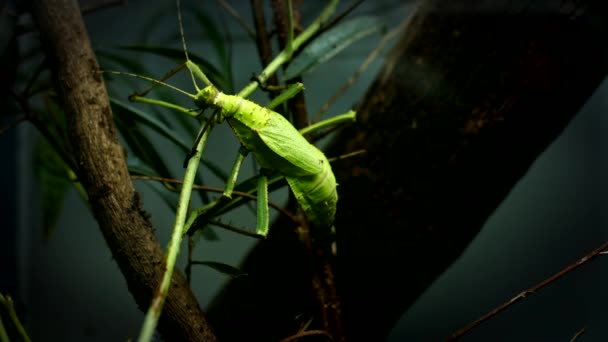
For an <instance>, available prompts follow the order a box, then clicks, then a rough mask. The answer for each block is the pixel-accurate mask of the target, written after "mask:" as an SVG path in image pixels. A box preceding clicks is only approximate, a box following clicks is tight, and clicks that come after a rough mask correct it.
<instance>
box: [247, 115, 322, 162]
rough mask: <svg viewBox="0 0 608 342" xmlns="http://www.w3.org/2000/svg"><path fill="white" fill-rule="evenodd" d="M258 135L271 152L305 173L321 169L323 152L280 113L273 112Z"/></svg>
mask: <svg viewBox="0 0 608 342" xmlns="http://www.w3.org/2000/svg"><path fill="white" fill-rule="evenodd" d="M259 136H260V138H261V139H262V141H263V142H264V143H265V144H266V146H268V147H269V148H270V149H271V150H272V151H273V152H275V153H276V154H278V155H280V156H281V157H283V158H285V159H286V160H287V161H289V162H290V163H291V164H293V165H295V166H297V167H298V168H300V169H302V170H304V171H306V172H307V173H309V174H316V173H319V172H321V170H323V163H324V161H323V159H325V158H323V153H322V152H321V151H319V149H317V148H316V147H315V146H313V145H312V144H310V143H309V142H308V140H306V138H304V137H303V136H302V135H301V134H300V133H299V132H298V131H297V130H296V129H295V128H294V127H293V126H292V125H291V123H289V121H287V119H285V118H284V117H283V116H281V115H280V114H278V113H273V116H272V120H269V122H268V123H267V124H266V125H265V126H264V127H263V128H261V129H260V130H259Z"/></svg>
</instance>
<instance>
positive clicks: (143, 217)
mask: <svg viewBox="0 0 608 342" xmlns="http://www.w3.org/2000/svg"><path fill="white" fill-rule="evenodd" d="M31 9H32V15H33V19H34V22H35V24H36V25H37V27H38V30H39V33H40V38H41V40H42V43H43V46H44V48H45V52H46V57H47V59H48V61H49V66H50V67H51V71H52V76H53V83H54V86H55V90H56V92H57V96H58V98H59V103H61V105H62V109H63V110H64V112H65V115H66V121H67V124H68V129H67V135H68V138H69V141H70V147H71V149H70V152H71V153H73V157H72V158H73V159H74V161H75V166H76V167H75V169H74V172H75V173H76V174H77V176H78V179H79V180H80V181H81V184H82V186H83V188H84V189H85V190H86V192H87V195H88V198H89V203H90V206H91V210H92V212H93V215H94V216H95V219H96V220H97V222H98V224H99V228H100V230H101V232H102V233H103V236H104V238H105V240H106V242H107V244H108V247H109V248H110V250H111V251H112V256H113V258H114V260H116V262H117V264H118V266H119V267H120V270H121V272H122V274H123V276H124V278H125V280H126V283H127V285H128V288H129V291H130V292H131V294H132V295H133V297H134V299H135V302H136V303H137V305H138V306H139V307H140V308H142V309H144V310H145V309H146V308H147V307H148V305H149V304H150V300H151V298H152V296H153V294H154V292H155V290H156V288H157V286H158V284H159V281H160V279H161V276H162V274H163V270H164V257H163V256H164V251H163V249H162V248H161V246H160V244H159V242H158V240H157V238H156V236H155V235H154V230H153V229H152V224H151V222H150V216H149V214H148V213H147V212H146V211H145V210H144V208H143V206H142V203H141V200H140V197H139V194H138V193H137V192H136V191H135V189H134V187H133V183H132V182H131V179H130V177H129V171H128V169H127V162H126V156H125V150H124V147H123V146H122V145H121V144H120V142H119V140H118V132H117V129H116V126H115V123H114V118H113V116H112V109H111V107H110V101H109V98H108V94H107V91H106V87H105V84H104V80H103V77H101V74H100V70H99V64H98V62H97V60H96V57H95V54H94V52H93V50H92V48H91V44H90V41H89V37H88V34H87V31H86V27H85V25H84V22H83V20H82V16H81V13H80V9H79V8H78V3H77V2H76V1H75V0H34V1H32V2H31ZM173 275H174V276H173V279H172V283H173V287H172V291H171V292H170V293H169V297H168V298H167V302H166V304H165V310H164V311H163V315H162V319H161V324H160V327H159V330H160V332H161V334H162V335H163V337H164V338H165V340H184V341H214V340H216V338H215V335H214V333H213V331H212V329H211V326H210V325H209V323H208V322H207V320H206V318H205V314H204V313H203V311H202V309H201V308H200V305H199V304H198V301H197V299H196V297H195V296H194V294H193V293H192V290H191V289H190V287H189V286H188V283H187V281H186V278H185V277H184V275H183V273H181V272H174V274H173Z"/></svg>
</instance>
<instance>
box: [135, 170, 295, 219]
mask: <svg viewBox="0 0 608 342" xmlns="http://www.w3.org/2000/svg"><path fill="white" fill-rule="evenodd" d="M131 179H140V180H154V181H159V182H165V183H173V184H183V183H184V182H183V181H181V180H179V179H172V178H164V177H156V176H139V175H132V176H131ZM192 189H196V190H203V191H209V192H217V193H223V192H224V189H222V188H218V187H214V186H209V185H196V184H195V185H193V186H192ZM232 195H234V196H239V197H244V198H249V199H252V200H257V199H258V197H257V196H255V195H252V194H249V193H247V192H242V191H232ZM268 206H270V207H272V208H273V209H275V210H277V211H278V212H280V213H281V214H283V215H285V216H287V217H288V218H289V219H290V220H292V221H293V222H294V223H295V224H299V223H300V220H299V219H298V218H297V217H295V216H293V215H292V214H291V213H290V212H289V211H287V210H285V208H283V207H282V206H280V205H278V204H276V203H274V202H271V201H268Z"/></svg>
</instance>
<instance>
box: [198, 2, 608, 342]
mask: <svg viewBox="0 0 608 342" xmlns="http://www.w3.org/2000/svg"><path fill="white" fill-rule="evenodd" d="M607 17H608V8H607V4H606V2H604V1H544V0H532V1H502V2H498V1H493V0H484V1H465V0H433V1H427V2H424V3H423V4H422V5H421V7H420V8H419V9H418V10H417V12H416V15H415V16H414V17H413V18H412V19H411V22H410V24H409V26H408V28H407V29H406V32H405V33H404V35H403V36H402V37H401V39H400V41H399V42H398V44H397V46H396V48H395V49H394V51H393V52H392V54H391V56H390V57H389V58H388V60H387V61H386V63H385V66H384V68H383V70H382V72H381V73H380V75H379V76H378V78H377V79H376V81H375V82H374V84H373V85H372V87H371V88H370V89H369V91H368V92H367V94H366V96H365V98H364V100H363V101H362V102H361V104H360V106H359V108H358V118H359V121H358V122H357V124H355V125H353V126H352V127H350V128H348V129H346V130H343V131H342V132H341V134H340V135H339V137H337V138H336V139H335V140H334V142H333V144H332V147H331V148H330V149H328V151H327V155H329V156H337V155H341V154H343V153H347V152H352V151H356V150H359V149H365V150H366V151H367V153H366V154H365V155H363V156H362V157H358V158H352V159H346V160H342V161H339V162H337V163H335V164H333V169H334V172H335V173H336V178H337V180H338V183H339V188H338V190H339V195H340V201H339V203H338V213H337V219H336V229H337V236H338V260H337V262H336V269H337V271H336V279H335V282H336V283H337V287H338V290H339V294H340V295H341V297H342V299H343V311H344V315H345V325H346V329H347V336H348V337H349V339H350V340H353V341H359V340H361V341H379V340H381V339H382V338H384V337H385V336H386V334H387V333H388V332H389V331H390V329H391V327H392V326H393V324H394V323H395V322H396V321H397V319H398V318H399V316H400V315H401V314H402V313H403V312H404V311H405V310H406V309H407V308H408V307H409V306H410V305H411V304H412V303H413V301H414V300H415V299H416V298H418V296H419V295H420V294H421V293H422V292H423V291H424V290H425V289H426V288H427V287H428V286H429V285H430V284H431V282H432V281H433V280H434V279H435V278H436V277H437V276H438V275H439V274H441V272H443V271H444V270H445V269H446V268H447V267H448V266H449V265H450V264H451V263H452V262H453V261H455V260H456V259H457V258H458V256H459V255H460V254H461V253H462V251H463V250H464V248H465V247H466V246H467V245H468V244H469V242H470V241H471V240H472V238H473V237H474V236H475V235H476V234H477V233H478V232H479V230H480V229H481V227H482V226H483V224H484V222H485V221H486V219H487V218H488V217H489V216H490V215H491V213H492V212H493V211H494V210H495V208H496V207H497V206H498V205H499V204H500V202H501V201H502V200H503V199H504V198H505V197H506V195H507V194H508V193H509V191H510V189H511V188H512V187H513V186H514V185H515V183H516V182H517V181H518V180H519V179H520V178H521V177H522V175H524V174H525V173H526V171H527V170H528V168H529V166H530V165H531V164H532V163H533V161H534V160H535V159H536V158H537V156H538V155H539V154H540V153H541V152H542V151H543V150H544V149H545V148H546V147H547V146H548V145H549V144H550V143H551V142H552V141H553V140H554V139H555V138H556V137H557V136H558V135H559V134H560V133H561V132H562V130H563V129H564V127H565V126H566V125H567V124H568V122H569V121H570V120H571V119H572V117H573V116H574V115H575V114H576V113H577V111H578V110H579V108H580V107H581V106H582V105H583V104H584V103H585V101H586V100H587V99H588V97H589V96H590V95H591V94H592V93H593V91H594V90H595V88H596V87H597V86H598V85H599V83H600V82H601V80H602V79H603V78H604V77H605V75H606V73H607V71H608V53H607V51H606V49H605V48H604V46H605V44H604V43H603V42H604V38H603V37H605V36H606V33H607V32H608V29H607V27H606V18H607ZM602 18H603V19H604V20H603V22H602V20H601V19H602ZM285 231H287V229H285V226H282V225H276V226H275V227H274V228H273V229H271V234H272V236H271V237H270V238H269V239H268V240H267V241H263V242H261V243H260V244H259V245H258V246H257V247H256V248H255V249H254V250H253V252H252V253H251V254H250V256H249V258H248V260H247V261H246V263H245V265H244V267H245V269H246V271H247V272H248V273H249V274H250V277H249V278H248V279H243V280H240V281H235V282H234V283H233V284H230V285H229V286H228V287H227V288H226V289H225V291H224V292H223V294H222V296H221V297H219V298H218V300H217V302H216V303H214V306H213V311H209V313H210V317H211V319H213V321H214V322H216V321H217V322H218V326H217V328H218V334H220V336H224V335H222V334H225V336H227V337H228V338H229V339H230V340H239V338H242V337H243V335H240V334H239V332H240V331H247V333H251V334H253V335H249V336H250V337H251V336H256V337H258V338H262V339H272V338H279V337H284V336H285V335H286V334H288V331H289V329H295V328H297V324H296V323H295V319H294V317H296V315H298V314H302V313H309V312H310V310H311V307H310V303H309V302H308V301H307V297H306V293H307V291H308V290H309V289H307V287H306V284H308V282H307V279H306V277H307V276H309V275H310V273H309V272H307V265H308V263H309V261H308V260H306V258H305V257H304V256H303V255H302V253H301V249H299V248H297V241H296V239H294V238H292V237H291V236H290V234H289V233H285ZM252 294H256V296H252ZM253 297H255V298H253ZM233 305H234V306H233ZM236 307H239V308H240V309H236ZM248 308H252V309H253V310H254V311H253V312H255V314H254V313H253V312H252V311H249V310H248ZM235 313H236V314H235ZM228 314H231V316H227V315H228ZM227 317H230V322H231V323H230V331H227V330H224V329H223V327H221V326H220V325H219V324H220V323H219V322H221V321H222V320H223V319H226V318H227ZM258 318H259V319H258ZM236 326H240V327H244V328H243V329H242V330H241V329H235V327H236ZM278 327H280V328H278ZM292 332H293V330H292ZM256 334H257V335H256ZM280 334H283V335H282V336H281V335H280Z"/></svg>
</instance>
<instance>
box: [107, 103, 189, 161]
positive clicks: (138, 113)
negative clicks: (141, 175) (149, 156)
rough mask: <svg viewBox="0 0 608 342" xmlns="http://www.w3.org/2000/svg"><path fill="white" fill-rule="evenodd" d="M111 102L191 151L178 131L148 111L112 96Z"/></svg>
mask: <svg viewBox="0 0 608 342" xmlns="http://www.w3.org/2000/svg"><path fill="white" fill-rule="evenodd" d="M110 102H111V103H112V104H113V105H114V107H120V108H121V109H123V111H121V113H123V114H128V115H130V117H131V118H132V119H133V120H135V121H137V122H139V123H141V124H143V125H146V126H148V127H149V128H151V129H153V130H154V131H155V132H157V133H158V134H160V135H162V136H163V137H165V138H167V139H168V140H170V141H171V142H173V143H174V144H175V145H177V146H179V147H181V148H182V150H184V151H185V152H186V153H187V152H190V146H189V145H188V144H187V143H186V142H185V141H184V140H182V139H181V138H180V137H179V136H178V135H177V132H175V131H174V130H173V129H171V128H169V127H167V125H165V124H164V123H162V122H160V121H159V120H157V119H156V118H154V117H152V116H151V115H149V114H148V113H146V112H144V111H142V110H139V109H137V108H135V107H133V106H131V105H129V104H128V103H126V102H123V101H120V100H118V99H115V98H110Z"/></svg>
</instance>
